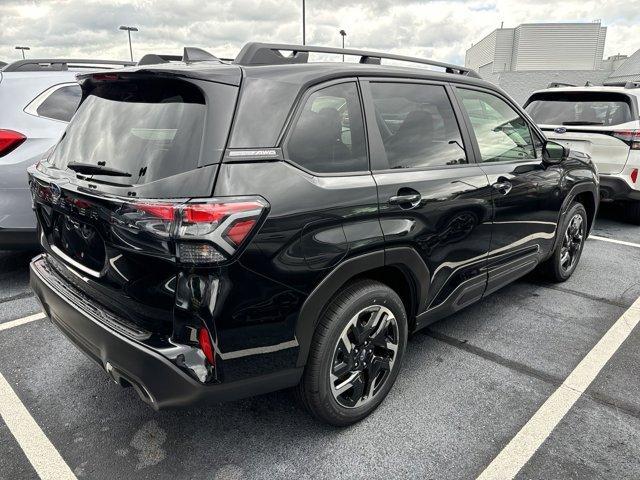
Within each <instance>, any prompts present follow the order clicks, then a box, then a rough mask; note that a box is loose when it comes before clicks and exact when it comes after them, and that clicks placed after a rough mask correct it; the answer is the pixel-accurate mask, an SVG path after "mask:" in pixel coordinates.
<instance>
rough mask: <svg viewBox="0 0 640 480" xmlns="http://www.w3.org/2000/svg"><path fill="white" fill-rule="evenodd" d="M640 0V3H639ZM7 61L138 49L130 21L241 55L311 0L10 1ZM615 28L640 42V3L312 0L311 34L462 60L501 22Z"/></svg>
mask: <svg viewBox="0 0 640 480" xmlns="http://www.w3.org/2000/svg"><path fill="white" fill-rule="evenodd" d="M634 4H635V6H634ZM0 16H1V17H2V29H1V30H0V60H4V61H8V60H15V59H18V58H19V57H20V53H19V52H17V51H16V50H14V49H13V47H14V46H15V45H28V46H30V47H31V52H29V55H30V56H31V57H41V58H42V57H95V58H118V59H126V58H127V57H128V53H129V52H128V46H127V41H126V33H125V32H121V31H119V30H118V26H119V25H121V24H128V25H135V26H137V27H138V28H139V29H140V32H137V33H134V34H133V47H134V56H135V57H136V58H139V57H140V56H142V55H143V54H145V53H151V52H153V53H169V54H179V53H180V52H181V50H182V47H183V46H198V47H202V48H205V49H207V50H209V51H211V52H212V53H214V54H216V55H218V56H223V57H233V56H234V55H235V54H236V53H237V52H238V50H239V49H240V48H241V46H242V45H243V44H244V43H245V42H247V41H250V40H258V41H273V42H286V43H300V42H301V32H302V28H301V23H300V17H301V0H292V1H286V0H284V1H278V0H237V1H229V0H217V1H198V0H139V1H133V0H116V1H114V0H89V1H87V0H39V1H38V0H34V1H30V2H29V1H26V2H25V1H24V0H22V1H19V0H0ZM595 19H600V20H601V21H602V23H603V25H605V26H607V27H609V28H608V33H607V43H606V49H605V54H606V55H610V54H615V53H618V52H620V53H627V54H631V53H633V52H634V51H635V50H637V49H638V48H640V36H639V35H638V27H637V25H638V24H639V23H640V3H639V2H619V1H617V0H578V1H576V0H565V1H563V2H557V1H556V0H470V1H441V0H437V1H404V0H396V1H393V0H376V1H370V2H362V1H360V2H349V1H348V0H342V1H339V0H325V1H321V0H307V43H309V44H319V45H335V46H338V45H340V42H341V38H340V35H339V34H338V30H340V29H345V30H346V31H347V34H348V36H347V44H348V46H352V47H359V48H368V49H381V50H388V51H395V52H397V53H405V54H415V55H422V56H429V57H432V58H435V59H440V60H444V61H451V62H462V61H463V59H464V53H465V50H466V49H467V48H468V47H469V46H470V45H471V43H475V42H477V41H478V40H480V39H481V38H482V37H483V36H484V35H486V34H487V33H489V32H490V31H492V30H493V29H494V28H497V27H499V26H500V23H501V22H504V23H505V26H515V25H518V24H520V23H532V22H545V21H554V22H561V21H592V20H595Z"/></svg>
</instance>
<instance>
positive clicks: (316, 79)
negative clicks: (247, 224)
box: [30, 64, 598, 408]
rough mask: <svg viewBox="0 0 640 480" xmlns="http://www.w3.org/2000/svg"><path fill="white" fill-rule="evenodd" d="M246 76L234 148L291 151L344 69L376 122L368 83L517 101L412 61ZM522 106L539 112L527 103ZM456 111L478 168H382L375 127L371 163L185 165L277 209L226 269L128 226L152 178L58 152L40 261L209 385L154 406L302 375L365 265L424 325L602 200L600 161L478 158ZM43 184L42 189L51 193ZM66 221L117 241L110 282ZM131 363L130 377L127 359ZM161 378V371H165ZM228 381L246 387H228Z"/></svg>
mask: <svg viewBox="0 0 640 480" xmlns="http://www.w3.org/2000/svg"><path fill="white" fill-rule="evenodd" d="M197 68H198V67H197V66H196V67H190V68H180V69H178V71H179V72H178V73H176V72H177V71H164V70H162V68H160V67H158V68H151V69H149V68H147V69H144V73H145V74H148V73H149V71H152V73H154V74H161V75H176V74H179V75H180V76H183V77H189V76H190V75H191V76H193V77H195V78H197V82H199V84H200V85H201V86H202V88H205V89H206V82H207V81H208V80H206V78H207V75H208V73H207V71H199V70H197ZM223 68H224V69H225V71H224V72H223V74H224V75H223V78H225V79H227V80H228V79H229V78H231V79H232V80H233V79H236V77H235V76H236V75H237V74H238V71H240V70H239V69H237V67H233V69H231V68H229V69H227V67H223ZM205 70H206V69H205ZM209 70H210V71H211V72H213V73H211V75H212V76H213V77H212V80H213V81H219V80H220V76H219V75H218V71H217V70H216V69H215V68H213V67H212V68H210V69H209ZM194 71H196V72H197V74H193V73H192V72H194ZM241 71H242V75H243V79H242V82H240V81H239V80H238V81H237V79H236V80H233V81H234V82H236V81H237V83H239V84H240V94H239V100H238V105H237V111H236V114H235V120H234V123H233V127H232V131H231V134H230V138H229V140H228V145H229V147H230V148H231V149H241V148H244V149H267V148H273V147H276V148H277V147H282V146H283V144H284V142H285V140H286V132H287V126H288V123H289V122H290V121H291V118H293V115H294V112H295V108H296V105H297V104H298V103H299V100H300V99H301V98H302V96H303V95H304V94H305V92H306V91H307V89H308V88H310V87H312V86H316V85H321V84H324V83H326V82H329V83H330V82H335V81H342V79H354V78H359V82H360V85H361V87H360V88H361V89H362V90H361V91H362V92H363V100H364V110H365V121H368V122H367V123H368V124H371V120H372V117H371V115H372V112H371V107H370V103H369V101H368V99H367V96H366V92H367V87H366V82H367V81H368V80H367V79H370V78H386V79H389V80H396V81H397V80H403V81H417V82H421V81H430V82H438V83H441V84H444V85H446V86H447V91H448V92H449V95H451V96H452V97H453V98H455V88H454V86H455V85H457V84H465V85H473V86H476V87H481V88H484V89H486V90H488V91H490V92H493V93H495V94H497V95H499V96H501V97H503V98H508V97H507V96H506V95H505V94H504V93H502V92H501V91H500V90H499V89H497V88H496V87H494V86H491V85H490V84H488V83H486V82H483V81H481V80H477V79H473V78H468V77H464V76H458V75H451V74H440V73H436V72H430V71H420V70H415V69H404V68H389V67H379V66H369V65H340V64H338V65H335V66H334V64H332V65H330V66H328V65H289V66H273V67H246V68H242V70H241ZM228 81H229V82H230V83H231V81H230V80H228ZM453 103H454V106H455V102H453ZM512 105H513V104H512ZM257 107H259V108H257ZM514 108H516V110H517V111H518V112H519V113H520V114H521V115H523V116H524V117H525V118H527V119H528V117H527V116H526V114H525V113H524V112H523V110H522V109H521V108H519V107H517V106H516V105H514ZM456 114H457V116H458V117H459V122H460V126H461V131H462V134H463V140H464V142H465V146H466V149H467V154H468V155H469V159H470V164H468V165H458V166H448V167H441V168H431V169H416V170H406V171H404V170H403V171H390V170H386V171H385V170H384V169H380V168H379V167H380V160H379V150H380V139H379V138H375V133H374V129H371V128H370V129H368V135H369V159H370V164H371V170H372V171H370V172H356V173H352V174H345V175H336V174H333V175H315V174H312V173H310V172H307V171H304V170H303V169H301V168H299V167H297V166H296V165H294V164H293V163H292V162H290V161H289V160H288V159H287V158H286V152H285V153H284V154H282V153H281V151H280V150H279V149H278V150H277V155H275V156H274V157H269V158H267V159H266V160H262V161H258V160H256V159H247V160H243V159H242V157H240V159H238V158H234V160H233V161H228V160H230V158H229V156H228V155H226V156H225V157H224V159H223V160H222V163H220V164H219V165H216V164H213V165H203V166H202V167H201V168H199V169H198V170H195V171H193V172H187V173H186V174H183V175H181V176H180V179H179V180H180V181H182V182H184V183H183V185H182V186H181V191H189V189H192V190H193V191H194V192H198V195H202V192H208V193H209V194H210V195H212V196H214V197H225V196H236V195H260V196H262V197H263V198H264V199H266V200H267V201H268V203H269V205H270V211H269V214H268V217H267V218H266V220H265V221H264V223H263V224H262V226H261V228H260V229H259V231H258V232H257V233H256V234H255V236H254V237H253V238H252V239H251V241H250V243H249V244H248V245H247V247H246V248H245V250H244V251H243V252H242V255H241V256H240V257H239V258H238V259H237V260H236V261H234V262H232V263H231V264H229V265H225V266H222V267H215V268H186V267H184V266H181V265H179V264H177V263H176V261H175V258H174V255H173V253H174V252H173V251H172V246H171V245H170V244H168V243H166V242H164V243H163V242H158V241H157V240H155V239H150V238H147V237H145V236H144V235H143V234H140V232H131V231H130V230H128V229H127V228H126V225H124V224H123V225H119V224H118V209H117V206H118V202H120V201H122V200H121V199H123V198H127V196H129V197H131V196H133V195H136V196H137V197H138V198H144V197H145V193H146V192H145V189H144V188H145V187H144V186H142V187H140V188H139V189H136V188H135V187H134V188H126V187H118V186H110V185H99V187H97V186H96V185H95V183H92V182H91V180H90V179H89V180H82V179H77V178H76V177H75V175H69V172H61V171H59V170H55V169H50V168H48V167H47V165H46V162H45V163H44V164H42V165H41V166H40V167H38V168H37V169H36V168H32V169H30V179H31V182H32V186H33V189H34V192H35V201H36V205H37V214H38V219H39V223H40V226H41V227H40V233H41V242H42V245H43V247H44V249H45V252H46V255H45V257H41V258H39V259H37V261H38V262H46V263H47V265H48V267H47V268H49V267H50V268H51V269H52V272H53V274H54V275H56V276H57V277H59V278H61V279H63V281H66V282H68V283H69V284H70V285H75V288H77V289H78V290H80V291H82V292H84V293H85V294H86V295H87V296H89V297H90V298H92V299H93V300H94V301H95V302H96V304H97V305H98V306H99V307H100V308H102V307H104V308H105V309H108V310H110V311H112V312H113V313H114V314H116V315H117V316H120V317H122V318H123V319H125V322H124V323H125V325H126V324H127V323H129V324H130V325H131V330H135V329H136V328H139V329H141V330H143V331H144V332H146V334H148V335H146V336H145V338H140V339H137V340H134V341H133V343H135V345H136V351H137V349H140V348H141V349H142V351H148V352H149V354H150V355H152V356H153V357H154V358H156V357H157V356H158V355H159V356H161V357H163V358H164V359H167V358H170V359H171V361H170V362H169V363H170V364H171V369H172V370H171V372H172V373H171V375H170V376H172V377H173V376H174V375H176V374H179V375H183V376H184V377H185V382H184V383H185V385H186V384H189V385H192V384H193V381H194V378H197V379H198V381H199V382H200V383H197V388H195V391H197V392H199V393H197V394H195V393H194V392H193V391H191V390H189V391H188V392H187V391H185V392H184V394H181V393H180V392H181V390H180V386H179V384H180V382H178V383H175V384H172V386H171V389H170V391H165V390H162V388H161V387H156V388H160V389H161V390H162V392H161V393H157V392H154V393H153V394H154V396H155V397H162V399H163V400H162V402H155V403H154V407H156V408H158V407H162V406H171V405H183V404H185V403H189V402H190V401H192V400H196V399H200V398H201V397H202V398H205V397H206V398H211V399H227V398H235V397H239V396H245V395H251V394H254V393H262V392H265V391H269V390H275V389H278V388H284V387H287V386H292V385H295V384H296V383H297V381H298V380H299V378H300V375H301V374H302V367H303V366H304V364H305V362H306V356H307V353H308V350H309V345H310V343H311V340H312V336H313V333H314V329H315V325H316V323H317V322H318V320H319V318H320V317H321V315H322V312H323V308H324V307H325V306H326V304H327V302H328V301H329V300H330V299H331V298H332V296H333V295H335V294H336V292H338V291H339V290H340V288H341V287H342V286H343V285H344V284H345V283H347V282H348V281H350V280H352V279H353V278H355V277H358V276H362V275H367V274H369V275H375V276H376V278H380V279H382V280H383V281H384V279H385V278H387V277H388V278H391V277H394V278H396V279H397V278H401V279H402V281H404V282H406V283H405V289H404V295H403V299H404V301H405V302H406V304H407V309H408V311H409V312H410V314H411V325H412V328H414V329H417V328H421V327H423V326H425V325H427V324H429V323H431V322H433V321H436V320H438V319H440V318H442V317H444V316H446V315H448V314H450V313H452V312H455V311H457V310H459V309H460V308H463V307H464V306H467V305H469V304H471V303H473V302H475V301H477V300H479V299H481V298H482V297H483V296H485V295H487V294H489V293H490V292H492V291H495V290H496V289H498V288H499V287H501V286H503V285H505V284H506V283H509V282H511V281H513V280H514V279H516V278H518V277H519V276H521V275H523V274H525V273H526V272H528V271H530V270H531V269H533V268H534V267H535V266H536V265H537V264H539V263H540V262H541V261H543V260H545V259H546V258H547V257H548V256H549V255H550V254H551V252H552V249H553V246H554V242H555V240H556V239H557V237H558V236H557V225H558V223H559V222H560V219H561V216H562V214H563V212H564V211H565V210H566V207H567V206H568V204H569V203H570V202H571V199H572V198H573V197H574V196H575V195H578V194H581V193H587V194H589V195H592V196H593V202H594V205H595V206H596V208H597V202H598V197H597V195H596V192H597V175H596V173H595V171H594V169H593V166H592V165H590V163H589V161H588V160H587V159H583V158H577V157H573V156H570V157H569V158H567V159H565V160H564V161H563V162H562V163H561V164H558V165H549V164H546V163H545V162H544V161H543V160H542V159H540V160H537V161H528V162H509V163H503V162H500V163H496V164H493V165H490V164H480V163H476V159H477V158H479V155H478V148H477V145H476V144H475V140H474V137H473V134H472V133H471V131H470V129H469V126H468V125H469V121H468V119H467V118H466V114H465V113H464V112H463V111H462V110H461V109H460V108H459V107H457V108H456ZM529 122H530V121H529ZM530 124H531V128H532V130H534V131H535V132H537V134H538V135H539V136H540V139H544V136H543V135H542V133H541V132H540V130H539V129H538V128H537V127H536V126H535V125H533V122H530ZM229 151H231V150H228V151H227V152H229ZM280 155H283V157H284V158H283V159H278V157H279V156H280ZM205 163H206V162H205ZM502 177H506V178H508V179H509V180H510V181H511V182H512V183H513V185H514V188H513V195H511V192H510V193H509V195H502V194H500V192H496V190H495V188H492V186H491V185H492V184H493V183H495V182H496V181H499V180H500V179H501V178H502ZM172 180H175V179H172ZM214 181H215V183H214ZM52 182H53V183H56V184H58V185H59V186H60V187H61V189H62V200H61V201H56V202H53V201H52V200H51V199H50V198H47V197H46V187H47V185H49V184H50V183H52ZM160 186H162V181H160ZM40 189H44V190H43V192H45V193H44V194H40V193H39V192H40ZM207 189H208V190H207ZM403 189H409V190H411V191H416V192H418V193H419V194H420V195H421V200H420V203H419V205H417V206H416V207H414V208H405V207H406V206H403V205H390V204H389V198H390V197H391V196H394V195H397V194H398V193H402V192H403V191H404V190H403ZM160 192H162V189H160ZM175 200H176V201H179V199H175ZM591 213H592V214H595V209H592V212H591ZM56 216H58V217H68V218H69V219H70V220H71V221H72V225H73V220H74V219H75V221H81V222H82V223H83V224H87V225H89V226H90V227H91V228H93V229H95V230H96V232H97V233H98V235H100V236H101V237H102V238H103V239H104V240H105V245H106V250H105V254H104V255H105V261H104V264H103V269H102V270H101V274H102V275H101V278H100V280H99V281H95V280H94V279H92V278H90V276H84V275H83V274H82V273H81V272H80V273H79V272H78V271H77V269H76V268H75V267H74V266H73V265H72V264H69V263H68V262H66V263H65V261H64V260H61V259H60V258H59V255H57V254H56V253H55V252H54V251H53V250H52V241H53V240H52V239H53V237H52V235H53V233H52V225H53V222H54V221H55V217H56ZM591 218H593V215H591ZM81 250H82V249H78V250H77V252H76V254H77V255H78V257H77V258H76V259H75V260H76V261H78V262H81V261H82V258H81V257H80V255H81V254H82V252H81ZM116 262H117V263H116ZM114 263H115V265H114ZM37 268H39V267H38V265H36V264H34V265H33V266H32V284H33V285H34V289H35V290H36V293H38V296H39V297H40V298H41V300H42V302H43V303H44V304H45V310H47V313H48V314H49V315H50V316H52V318H54V317H56V316H58V317H59V315H57V314H56V309H62V310H64V311H67V310H68V308H66V307H65V308H64V309H63V307H60V305H59V304H60V302H59V300H58V299H56V298H55V291H56V289H55V288H51V284H48V285H49V288H48V289H47V284H46V281H45V280H43V277H42V275H38V274H37V273H34V272H35V271H36V270H37ZM43 282H44V283H43ZM86 316H87V317H90V315H89V314H86ZM75 321H76V324H79V323H77V322H78V321H79V322H81V320H77V319H76V320H75ZM200 322H202V323H203V324H205V325H206V326H207V328H208V329H209V331H210V332H211V334H212V338H213V339H214V341H215V347H216V355H217V362H216V367H215V369H214V370H211V369H208V370H207V372H206V374H204V375H200V376H198V373H196V371H199V372H202V368H203V366H206V362H203V359H202V357H201V356H200V357H199V356H198V355H197V354H196V353H193V351H190V350H189V348H193V347H185V345H187V346H189V345H192V342H190V341H189V340H190V339H189V329H188V328H187V327H189V326H193V325H197V324H199V323H200ZM57 323H59V322H57ZM62 328H63V331H64V330H65V328H66V327H62ZM69 328H72V327H69ZM67 330H68V328H67ZM101 331H102V330H101ZM125 331H126V329H125ZM66 333H67V334H68V335H70V336H73V334H69V332H68V331H67V332H66ZM101 335H105V334H104V333H102V334H101ZM76 343H77V340H76ZM105 343H108V342H105ZM176 346H177V347H178V350H180V349H182V350H180V351H181V352H182V353H184V351H188V352H191V353H189V354H188V355H186V356H185V355H182V356H181V357H180V356H179V355H178V356H176V354H175V348H176ZM105 348H106V347H105ZM185 349H186V350H185ZM108 355H109V353H108V350H102V351H101V354H100V355H98V361H99V362H100V363H102V364H103V366H104V364H105V362H107V361H108V360H109V358H107V357H108ZM94 358H95V355H94ZM162 362H163V365H164V364H166V362H164V360H163V361H162ZM175 367H177V368H175ZM119 368H120V369H121V370H122V372H124V373H123V375H124V376H125V379H126V376H127V372H128V370H127V368H126V365H121V366H120V367H119ZM149 368H150V369H151V368H152V367H149ZM153 368H157V367H153ZM167 368H168V367H167ZM137 372H138V373H137V374H133V373H131V372H129V378H130V379H132V380H133V381H132V382H129V383H133V384H134V385H136V384H140V385H143V386H144V388H148V386H145V385H144V384H145V380H144V379H143V378H140V377H141V376H144V375H143V374H141V373H139V372H140V369H137ZM176 372H177V373H176ZM147 374H148V375H151V374H152V373H151V371H149V372H147ZM153 375H159V373H158V371H157V370H156V371H154V372H153ZM274 378H278V379H279V381H273V379H274ZM229 385H231V386H233V385H236V386H237V388H233V387H231V388H230V387H229ZM249 385H252V386H249ZM166 388H167V389H169V387H166ZM229 388H230V389H231V390H232V391H233V392H234V394H233V395H230V396H228V395H226V394H223V393H222V392H223V391H227V390H228V389H229ZM143 390H144V389H143ZM217 392H220V393H217ZM141 396H143V398H144V395H141ZM147 401H148V399H147Z"/></svg>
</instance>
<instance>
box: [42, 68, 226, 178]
mask: <svg viewBox="0 0 640 480" xmlns="http://www.w3.org/2000/svg"><path fill="white" fill-rule="evenodd" d="M235 92H236V88H235V87H231V86H228V85H222V84H211V87H210V89H209V87H207V93H208V97H207V99H208V101H209V102H212V103H213V105H214V106H215V109H214V110H215V111H214V112H213V113H214V115H215V117H216V118H215V119H212V121H211V122H210V123H211V124H212V125H214V126H215V127H216V131H215V132H208V136H209V140H210V139H211V138H214V139H215V142H214V143H216V145H214V148H213V150H216V151H217V150H219V152H220V154H221V152H222V151H223V149H224V143H225V141H226V137H227V134H228V130H229V126H230V124H231V117H232V115H233V107H234V102H235ZM209 111H212V110H211V109H209ZM207 115H208V109H207V104H206V102H205V96H204V94H203V92H202V91H201V90H200V89H199V88H198V87H197V86H196V85H193V84H191V83H188V82H185V81H181V80H172V79H136V80H129V81H124V80H118V81H107V82H104V83H99V84H98V85H97V86H96V87H95V88H94V89H93V90H92V91H91V92H90V94H89V95H88V96H87V98H86V99H85V100H84V101H83V102H82V104H81V105H80V107H79V108H78V111H77V113H76V115H75V116H74V118H73V120H72V122H71V123H70V124H69V126H68V127H67V131H66V132H65V134H64V136H63V137H62V139H61V140H60V142H59V144H58V145H57V147H56V149H55V151H54V153H53V155H52V158H51V161H52V162H53V164H54V165H55V166H56V167H58V168H66V166H67V164H68V163H69V162H76V163H87V164H91V165H99V166H103V167H106V168H110V169H115V170H120V171H123V172H126V173H129V174H131V176H130V177H125V176H122V177H118V176H109V177H107V176H100V175H94V177H93V179H94V180H99V181H108V182H110V183H116V184H122V185H140V184H144V183H149V182H152V181H155V180H159V179H162V178H166V177H171V176H173V175H177V174H180V173H183V172H187V171H189V170H193V169H195V168H197V167H198V165H199V161H200V152H201V150H202V143H203V134H204V127H205V118H206V116H207ZM220 130H222V131H220ZM210 143H211V142H209V145H210ZM218 160H219V158H218ZM208 163H211V162H208Z"/></svg>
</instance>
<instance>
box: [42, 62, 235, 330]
mask: <svg viewBox="0 0 640 480" xmlns="http://www.w3.org/2000/svg"><path fill="white" fill-rule="evenodd" d="M237 90H238V87H237V86H234V85H226V84H222V83H215V82H207V81H202V80H186V79H180V78H176V77H170V76H162V75H158V74H153V75H150V74H141V73H126V74H124V73H118V74H115V73H108V74H96V75H94V76H92V77H89V78H88V79H85V81H84V82H83V101H82V103H81V105H80V107H79V109H78V111H77V113H76V115H75V116H74V118H73V120H72V122H71V123H70V124H69V126H68V128H67V130H66V132H65V134H64V135H63V137H62V139H61V140H60V142H59V143H58V145H57V146H56V147H55V149H54V150H53V152H52V154H51V155H50V157H49V158H48V159H47V160H45V161H43V162H42V163H41V164H39V165H38V166H37V167H36V168H32V169H30V176H31V186H32V193H33V196H34V200H35V205H36V213H37V216H38V222H39V225H40V238H41V242H42V244H43V246H44V247H45V249H46V250H47V251H48V253H49V254H50V258H51V262H52V264H53V266H54V268H56V270H57V272H58V273H59V274H60V275H62V276H64V277H65V278H66V279H67V280H68V281H69V282H70V283H71V284H73V285H74V286H75V287H76V288H77V289H78V290H80V291H81V292H82V293H84V294H85V295H86V296H87V297H88V298H90V299H92V300H94V301H97V302H98V303H100V304H102V305H104V306H105V308H107V309H109V310H111V311H113V312H114V313H116V314H117V315H119V316H121V317H122V318H123V319H125V320H126V321H128V322H132V323H133V324H135V325H136V326H138V327H140V328H144V329H146V330H148V331H150V332H153V333H169V332H170V331H171V327H172V324H171V320H172V311H173V306H174V304H175V291H176V278H177V274H178V271H179V264H180V260H179V258H178V253H177V251H176V248H177V247H176V242H175V238H176V237H175V235H176V228H178V227H177V224H176V219H177V217H178V215H181V214H182V211H183V210H184V205H191V204H190V203H189V202H194V200H193V199H194V198H204V199H206V198H207V197H209V196H210V195H211V192H212V191H213V186H214V181H215V176H216V172H217V165H218V163H219V162H220V159H221V158H222V153H223V151H224V148H225V144H226V140H227V136H228V132H229V128H230V125H231V121H232V116H233V110H234V108H235V101H236V97H237ZM190 208H191V209H192V210H194V209H195V210H196V213H197V212H200V211H201V210H202V207H201V204H200V203H194V206H193V207H190ZM190 215H191V217H190V219H194V218H195V220H194V224H193V225H191V224H189V223H188V222H184V223H183V224H180V225H179V226H180V228H183V229H187V231H186V233H187V234H188V233H189V232H191V233H193V232H194V231H195V233H196V234H197V233H198V231H199V230H198V229H200V228H201V225H200V224H198V221H200V220H201V217H198V218H196V217H197V215H195V216H194V214H193V212H192V211H191V213H190ZM205 220H207V219H205ZM208 220H210V218H209V219H208ZM194 225H195V227H194ZM189 228H191V230H189ZM187 254H188V252H187V251H185V253H184V255H187ZM187 260H188V259H187Z"/></svg>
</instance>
